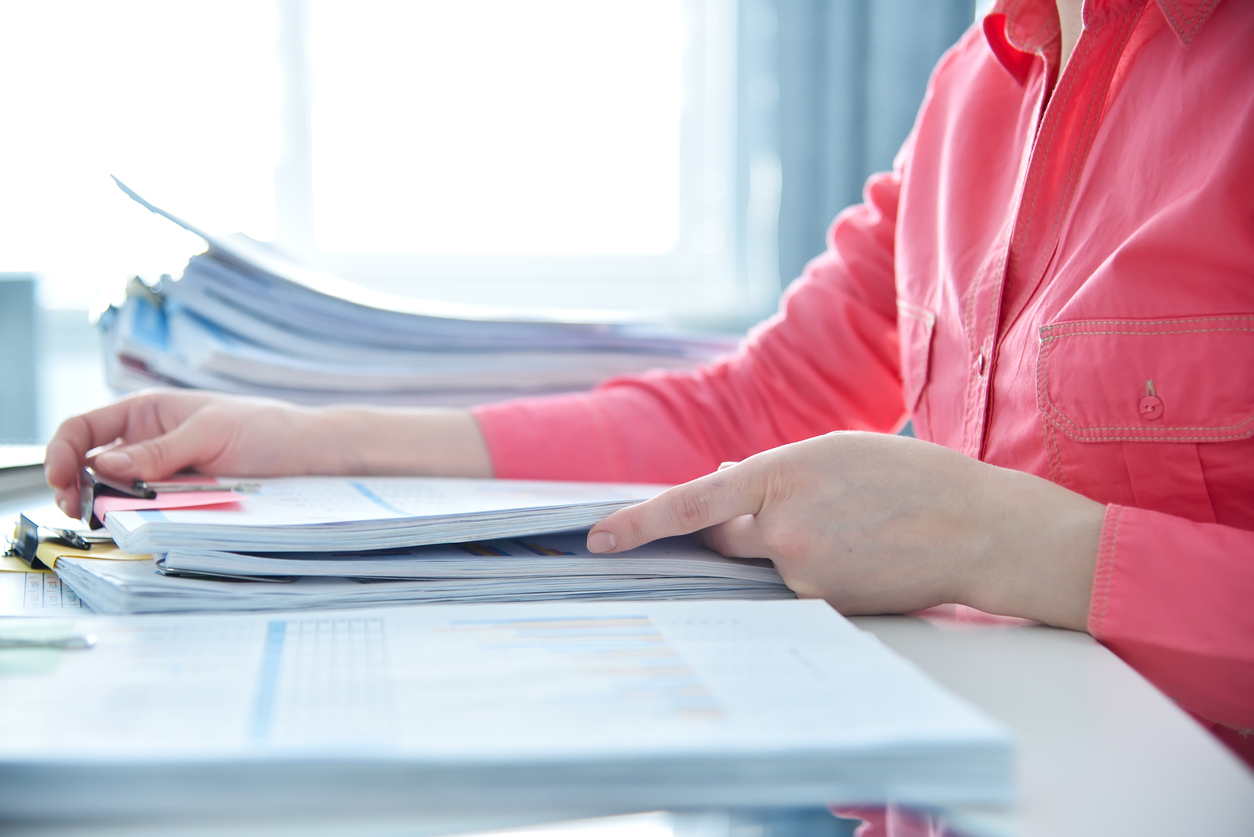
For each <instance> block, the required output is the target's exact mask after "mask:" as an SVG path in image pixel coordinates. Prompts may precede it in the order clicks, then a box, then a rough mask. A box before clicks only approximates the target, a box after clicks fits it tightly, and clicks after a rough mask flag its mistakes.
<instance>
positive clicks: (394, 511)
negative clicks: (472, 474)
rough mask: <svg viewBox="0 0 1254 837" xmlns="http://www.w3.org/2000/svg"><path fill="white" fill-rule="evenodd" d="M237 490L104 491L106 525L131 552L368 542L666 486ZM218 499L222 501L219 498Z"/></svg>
mask: <svg viewBox="0 0 1254 837" xmlns="http://www.w3.org/2000/svg"><path fill="white" fill-rule="evenodd" d="M245 482H247V483H248V484H249V487H250V490H249V491H248V492H247V493H243V494H235V493H231V492H230V491H215V492H212V493H207V492H206V493H200V492H187V493H185V494H170V495H168V496H170V497H172V498H176V500H175V501H172V502H180V505H183V504H184V502H183V501H185V499H186V498H190V499H192V500H196V498H197V497H200V498H201V499H200V500H199V501H198V503H197V506H193V507H187V508H178V507H171V506H167V505H166V495H161V494H158V495H157V498H156V499H154V500H127V499H124V498H97V500H96V510H97V514H98V515H99V513H100V512H101V510H102V509H103V510H104V511H105V512H106V513H105V514H104V515H100V516H103V517H104V522H105V527H106V528H107V529H108V530H109V533H110V534H111V535H113V540H114V542H115V543H117V545H118V546H119V547H120V548H122V549H123V550H125V551H126V552H131V553H142V552H169V551H170V550H174V549H182V548H186V547H188V546H192V545H195V546H196V547H197V548H208V549H215V550H225V551H233V552H256V551H262V552H327V551H334V550H341V551H348V550H351V551H353V552H361V551H363V550H371V549H393V548H397V547H407V546H421V545H424V544H441V543H459V542H463V541H479V540H490V539H492V538H509V537H517V536H520V535H535V534H541V533H544V532H560V531H563V530H569V529H577V528H586V527H589V526H591V525H592V524H594V523H596V522H597V521H598V520H601V519H602V518H603V517H605V516H606V515H608V514H610V513H611V512H615V511H618V510H619V509H623V508H626V507H628V506H632V505H635V504H636V503H639V502H641V501H643V500H647V499H649V498H650V497H653V496H654V495H656V494H658V493H660V492H661V491H663V490H664V489H665V488H666V486H663V485H644V484H640V483H604V482H556V481H546V480H494V479H457V478H453V477H281V478H274V479H250V480H242V479H236V478H232V477H219V478H217V480H216V483H217V484H218V485H222V486H231V485H234V484H239V483H245ZM210 501H212V504H211V503H210Z"/></svg>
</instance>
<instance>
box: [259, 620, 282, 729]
mask: <svg viewBox="0 0 1254 837" xmlns="http://www.w3.org/2000/svg"><path fill="white" fill-rule="evenodd" d="M286 627H287V623H286V622H271V623H270V624H269V626H268V627H267V628H266V645H265V648H264V650H263V651H262V656H261V674H260V676H259V677H258V678H257V701H256V703H255V704H254V705H253V729H252V737H253V740H254V741H264V740H265V739H266V738H268V737H269V736H270V727H271V725H272V723H273V721H274V699H275V694H276V693H277V692H278V687H279V661H280V660H281V659H282V657H283V633H284V629H285V628H286Z"/></svg>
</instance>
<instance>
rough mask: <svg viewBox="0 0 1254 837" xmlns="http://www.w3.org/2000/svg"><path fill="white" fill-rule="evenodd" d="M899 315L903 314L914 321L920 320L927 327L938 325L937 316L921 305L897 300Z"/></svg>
mask: <svg viewBox="0 0 1254 837" xmlns="http://www.w3.org/2000/svg"><path fill="white" fill-rule="evenodd" d="M897 313H898V314H903V315H905V316H907V317H909V318H910V319H912V320H919V321H921V322H924V323H926V324H927V325H929V326H930V325H935V324H936V315H935V314H934V313H932V312H931V311H929V310H928V309H927V308H924V307H923V306H921V305H914V304H913V303H910V302H904V301H902V300H900V299H899V300H897Z"/></svg>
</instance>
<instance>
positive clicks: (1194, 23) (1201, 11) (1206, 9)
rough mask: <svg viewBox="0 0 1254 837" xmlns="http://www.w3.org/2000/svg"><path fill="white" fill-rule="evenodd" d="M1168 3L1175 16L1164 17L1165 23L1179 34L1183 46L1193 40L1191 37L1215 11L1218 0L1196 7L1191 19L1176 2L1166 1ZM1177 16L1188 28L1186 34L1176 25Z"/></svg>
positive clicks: (1173, 0)
mask: <svg viewBox="0 0 1254 837" xmlns="http://www.w3.org/2000/svg"><path fill="white" fill-rule="evenodd" d="M1168 2H1169V3H1171V8H1173V9H1175V12H1176V14H1175V15H1166V18H1167V21H1168V22H1169V23H1170V24H1171V28H1172V29H1174V30H1176V33H1177V34H1179V36H1180V40H1182V41H1184V44H1185V46H1188V45H1189V43H1190V42H1191V41H1192V40H1193V36H1194V35H1196V34H1197V30H1198V29H1200V28H1201V27H1202V22H1203V21H1205V20H1206V18H1208V17H1210V13H1211V12H1213V11H1214V10H1215V6H1217V5H1219V0H1209V2H1207V3H1204V4H1202V5H1201V6H1198V7H1197V11H1196V12H1194V13H1193V16H1192V17H1188V16H1186V15H1185V13H1184V10H1183V9H1181V8H1180V6H1179V5H1178V4H1177V3H1176V0H1168ZM1177 15H1178V16H1179V17H1180V19H1181V20H1182V21H1184V23H1185V24H1186V25H1188V27H1189V28H1188V31H1187V32H1186V31H1185V30H1184V29H1182V28H1181V27H1180V26H1178V25H1177V24H1176V16H1177Z"/></svg>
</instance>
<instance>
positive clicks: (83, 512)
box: [78, 468, 157, 529]
mask: <svg viewBox="0 0 1254 837" xmlns="http://www.w3.org/2000/svg"><path fill="white" fill-rule="evenodd" d="M100 496H106V497H134V498H137V499H141V500H153V499H156V497H157V492H156V491H154V490H153V489H151V488H149V487H148V486H147V485H145V484H144V483H142V482H140V481H139V480H135V482H133V483H129V484H128V483H122V482H116V481H114V480H111V479H108V478H106V477H102V476H100V475H99V474H97V473H96V472H95V471H93V470H92V469H91V468H84V469H83V470H82V471H80V472H79V475H78V516H79V518H80V519H81V520H84V521H86V522H87V526H88V528H89V529H100V528H103V527H104V522H103V521H102V520H101V519H100V518H98V517H96V512H95V507H96V498H97V497H100Z"/></svg>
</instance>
